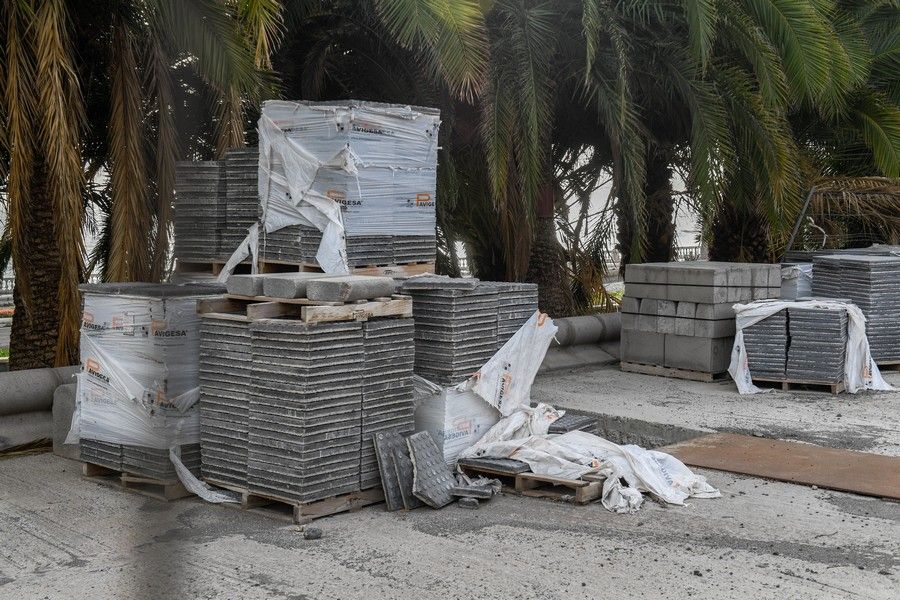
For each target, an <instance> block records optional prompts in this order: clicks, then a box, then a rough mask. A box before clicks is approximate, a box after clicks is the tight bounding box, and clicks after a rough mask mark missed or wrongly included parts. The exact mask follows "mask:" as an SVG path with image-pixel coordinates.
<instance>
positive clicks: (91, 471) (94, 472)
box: [81, 463, 119, 477]
mask: <svg viewBox="0 0 900 600" xmlns="http://www.w3.org/2000/svg"><path fill="white" fill-rule="evenodd" d="M118 472H119V471H116V470H114V469H110V468H108V467H101V466H100V465H95V464H92V463H81V474H82V475H84V476H85V477H101V476H103V475H113V474H115V473H118Z"/></svg>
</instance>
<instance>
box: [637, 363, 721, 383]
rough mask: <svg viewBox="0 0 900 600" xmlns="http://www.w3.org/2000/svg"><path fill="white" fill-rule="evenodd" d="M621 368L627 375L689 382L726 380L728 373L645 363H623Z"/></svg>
mask: <svg viewBox="0 0 900 600" xmlns="http://www.w3.org/2000/svg"><path fill="white" fill-rule="evenodd" d="M619 368H620V369H621V370H622V371H625V372H626V373H641V374H642V375H656V376H658V377H672V378H675V379H687V380H689V381H703V382H707V383H709V382H712V381H717V380H720V379H725V377H726V376H727V375H728V373H727V372H722V373H707V372H705V371H689V370H687V369H676V368H674V367H663V366H660V365H645V364H643V363H634V362H627V361H622V362H621V363H619Z"/></svg>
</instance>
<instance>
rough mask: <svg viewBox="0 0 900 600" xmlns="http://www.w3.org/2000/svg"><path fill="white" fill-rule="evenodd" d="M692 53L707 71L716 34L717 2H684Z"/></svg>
mask: <svg viewBox="0 0 900 600" xmlns="http://www.w3.org/2000/svg"><path fill="white" fill-rule="evenodd" d="M682 4H683V5H684V12H685V20H686V21H687V28H688V41H689V42H690V45H691V52H692V54H693V55H694V56H695V57H696V58H697V60H698V62H699V63H700V68H701V70H704V71H705V70H706V65H707V64H709V60H710V56H711V54H712V46H713V42H714V38H715V34H716V19H717V17H718V15H717V10H716V0H682Z"/></svg>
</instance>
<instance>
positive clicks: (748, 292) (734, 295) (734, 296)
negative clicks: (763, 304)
mask: <svg viewBox="0 0 900 600" xmlns="http://www.w3.org/2000/svg"><path fill="white" fill-rule="evenodd" d="M754 289H757V288H752V287H730V288H728V301H729V302H749V301H751V300H753V290H754Z"/></svg>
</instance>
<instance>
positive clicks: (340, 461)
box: [247, 319, 365, 502]
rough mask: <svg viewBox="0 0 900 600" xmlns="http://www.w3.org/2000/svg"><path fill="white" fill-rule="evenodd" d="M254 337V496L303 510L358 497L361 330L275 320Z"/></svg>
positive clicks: (257, 324) (253, 331)
mask: <svg viewBox="0 0 900 600" xmlns="http://www.w3.org/2000/svg"><path fill="white" fill-rule="evenodd" d="M250 335H251V349H252V359H253V380H252V385H253V391H252V396H251V398H250V415H249V416H250V419H249V423H250V426H249V442H250V443H249V453H248V473H247V475H248V477H247V478H248V488H249V489H250V491H251V492H255V493H259V494H263V495H265V494H271V495H274V496H276V497H278V498H284V499H288V500H295V501H299V502H312V501H316V500H322V499H324V498H329V497H333V496H337V495H341V494H346V493H349V492H354V491H358V490H359V489H360V451H361V440H362V431H361V422H362V393H363V384H364V379H363V376H364V365H365V351H364V339H363V333H362V324H361V323H358V322H339V323H318V324H307V323H303V322H300V321H288V320H275V319H271V320H261V321H254V322H253V323H251V325H250Z"/></svg>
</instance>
